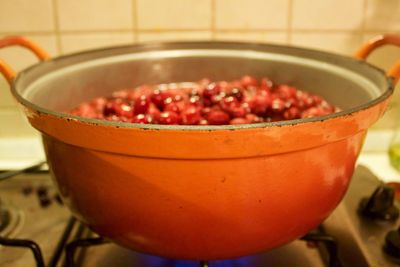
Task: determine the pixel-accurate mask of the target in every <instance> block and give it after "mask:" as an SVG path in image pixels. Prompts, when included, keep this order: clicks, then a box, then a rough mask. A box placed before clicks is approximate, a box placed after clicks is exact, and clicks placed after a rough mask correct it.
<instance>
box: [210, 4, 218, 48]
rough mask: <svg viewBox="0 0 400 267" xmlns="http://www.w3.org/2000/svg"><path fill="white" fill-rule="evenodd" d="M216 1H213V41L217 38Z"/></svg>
mask: <svg viewBox="0 0 400 267" xmlns="http://www.w3.org/2000/svg"><path fill="white" fill-rule="evenodd" d="M216 10H217V8H216V0H211V25H210V26H211V39H212V40H215V38H216V25H215V23H216V21H215V20H216V15H217V13H216Z"/></svg>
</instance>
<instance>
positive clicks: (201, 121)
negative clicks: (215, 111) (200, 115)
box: [199, 119, 209, 125]
mask: <svg viewBox="0 0 400 267" xmlns="http://www.w3.org/2000/svg"><path fill="white" fill-rule="evenodd" d="M199 125H209V123H208V120H206V119H201V120H200V121H199Z"/></svg>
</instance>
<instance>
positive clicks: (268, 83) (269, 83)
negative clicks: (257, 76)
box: [260, 78, 274, 90]
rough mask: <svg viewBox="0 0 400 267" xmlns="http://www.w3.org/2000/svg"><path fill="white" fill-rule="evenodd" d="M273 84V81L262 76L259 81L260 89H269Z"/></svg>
mask: <svg viewBox="0 0 400 267" xmlns="http://www.w3.org/2000/svg"><path fill="white" fill-rule="evenodd" d="M273 86H274V84H273V82H272V81H271V80H270V79H269V78H262V79H261V82H260V89H261V90H271V89H272V87H273Z"/></svg>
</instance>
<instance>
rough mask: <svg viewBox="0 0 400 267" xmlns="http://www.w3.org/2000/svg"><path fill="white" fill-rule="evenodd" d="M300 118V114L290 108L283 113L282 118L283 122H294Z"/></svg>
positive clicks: (298, 111) (293, 108) (294, 108)
mask: <svg viewBox="0 0 400 267" xmlns="http://www.w3.org/2000/svg"><path fill="white" fill-rule="evenodd" d="M300 116H301V112H300V110H299V109H298V108H297V107H291V108H289V109H287V110H285V112H284V113H283V118H284V119H285V120H294V119H299V118H300Z"/></svg>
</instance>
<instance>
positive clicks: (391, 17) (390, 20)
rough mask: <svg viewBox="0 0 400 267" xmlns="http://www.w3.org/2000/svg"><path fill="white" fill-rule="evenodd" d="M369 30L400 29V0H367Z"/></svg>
mask: <svg viewBox="0 0 400 267" xmlns="http://www.w3.org/2000/svg"><path fill="white" fill-rule="evenodd" d="M365 1H366V14H365V28H366V29H367V30H381V31H400V1H399V0H384V1H381V0H365Z"/></svg>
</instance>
